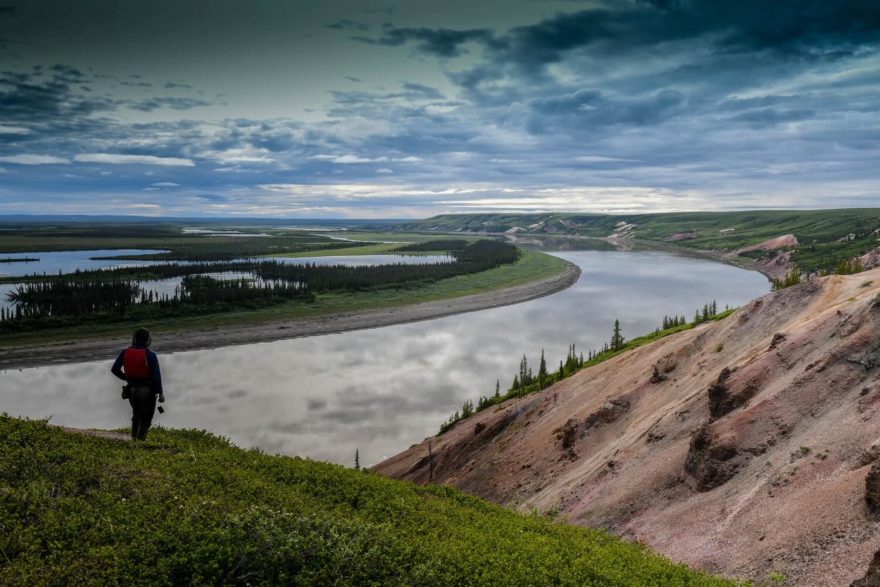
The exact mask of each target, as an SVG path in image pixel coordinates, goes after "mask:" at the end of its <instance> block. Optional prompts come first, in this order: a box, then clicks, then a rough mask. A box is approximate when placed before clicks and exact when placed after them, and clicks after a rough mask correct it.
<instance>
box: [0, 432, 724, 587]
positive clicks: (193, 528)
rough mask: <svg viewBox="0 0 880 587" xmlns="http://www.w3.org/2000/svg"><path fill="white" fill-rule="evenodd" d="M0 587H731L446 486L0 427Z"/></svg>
mask: <svg viewBox="0 0 880 587" xmlns="http://www.w3.org/2000/svg"><path fill="white" fill-rule="evenodd" d="M0 550H2V554H0V584H2V585H9V586H13V585H92V584H94V585H226V584H242V585H246V584H247V585H275V584H285V585H319V584H320V585H369V584H375V585H383V584H393V585H401V584H420V585H553V584H556V585H559V584H564V585H728V584H730V583H728V582H726V581H724V580H721V579H717V578H713V577H710V576H707V575H704V574H700V573H696V572H693V571H691V570H689V569H687V568H685V567H683V566H679V565H673V564H671V563H670V562H669V561H666V560H664V559H662V558H660V557H658V556H656V555H653V554H651V553H650V552H649V551H648V550H647V549H645V548H643V547H641V546H638V545H634V544H629V543H624V542H622V541H619V540H617V539H615V538H613V537H611V536H609V535H607V534H605V533H602V532H599V531H593V530H587V529H582V528H575V527H570V526H565V525H562V524H559V523H554V522H552V521H550V520H547V519H545V518H542V517H537V516H523V515H520V514H517V513H514V512H511V511H509V510H505V509H504V508H501V507H498V506H495V505H492V504H489V503H487V502H484V501H482V500H480V499H477V498H475V497H471V496H467V495H465V494H463V493H460V492H458V491H456V490H454V489H451V488H448V487H439V486H429V487H418V486H415V485H412V484H408V483H404V482H399V481H393V480H389V479H385V478H382V477H379V476H377V475H375V474H372V473H369V472H365V471H356V470H353V469H346V468H343V467H340V466H337V465H331V464H326V463H319V462H314V461H309V460H304V459H298V458H287V457H278V456H269V455H265V454H262V453H260V452H258V451H253V450H251V451H246V450H241V449H238V448H235V447H233V446H231V445H230V444H229V443H228V442H226V441H225V440H223V439H221V438H217V437H215V436H212V435H210V434H207V433H205V432H201V431H196V430H163V429H155V430H154V431H153V432H151V435H150V440H148V441H147V442H146V443H140V444H130V443H125V442H120V441H114V440H108V439H104V438H97V437H92V436H85V435H79V434H70V433H66V432H64V431H62V430H60V429H57V428H52V427H49V426H47V425H46V424H45V423H44V422H41V421H26V420H20V419H15V418H11V417H8V416H5V415H4V416H0Z"/></svg>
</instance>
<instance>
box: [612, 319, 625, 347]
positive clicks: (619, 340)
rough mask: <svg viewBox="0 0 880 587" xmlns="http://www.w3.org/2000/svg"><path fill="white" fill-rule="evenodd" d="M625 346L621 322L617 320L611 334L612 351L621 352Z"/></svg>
mask: <svg viewBox="0 0 880 587" xmlns="http://www.w3.org/2000/svg"><path fill="white" fill-rule="evenodd" d="M623 344H624V338H623V335H622V334H621V333H620V321H619V320H615V321H614V330H613V332H612V334H611V350H612V351H619V350H620V349H622V348H623Z"/></svg>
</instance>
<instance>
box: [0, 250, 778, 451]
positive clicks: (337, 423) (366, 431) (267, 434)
mask: <svg viewBox="0 0 880 587" xmlns="http://www.w3.org/2000/svg"><path fill="white" fill-rule="evenodd" d="M555 254H557V255H558V256H560V257H562V258H564V259H567V260H569V261H571V262H573V263H576V264H577V265H579V266H580V267H581V269H582V275H581V278H580V280H579V281H578V282H577V283H576V284H575V285H574V286H572V287H571V288H569V289H567V290H565V291H563V292H559V293H556V294H554V295H551V296H547V297H544V298H540V299H537V300H532V301H529V302H525V303H521V304H516V305H513V306H505V307H500V308H493V309H488V310H483V311H479V312H472V313H468V314H461V315H456V316H449V317H445V318H438V319H435V320H430V321H424V322H418V323H413V324H403V325H396V326H388V327H383V328H376V329H371V330H362V331H355V332H346V333H340V334H331V335H324V336H317V337H311V338H302V339H291V340H284V341H278V342H272V343H263V344H252V345H245V346H237V347H226V348H221V349H217V350H205V351H191V352H182V353H175V354H161V343H162V341H161V339H159V340H156V341H155V346H156V349H157V351H159V352H160V360H161V365H162V372H163V378H164V380H165V388H166V395H167V397H168V402H167V403H166V413H165V414H164V415H158V414H157V417H156V420H155V423H156V424H159V425H163V426H171V427H186V428H205V429H208V430H210V431H212V432H214V433H216V434H219V435H222V436H225V437H228V438H229V439H230V440H232V441H233V442H234V443H235V444H237V445H239V446H243V447H259V448H261V449H263V450H265V451H267V452H270V453H282V454H287V455H299V456H306V457H311V458H315V459H320V460H327V461H333V462H338V463H343V464H346V465H352V464H353V462H354V454H355V450H359V451H360V462H361V464H364V465H370V464H373V463H376V462H378V461H380V460H381V459H383V458H385V457H388V456H391V455H393V454H395V453H397V452H399V451H400V450H403V449H405V448H407V447H408V446H410V445H411V444H413V443H415V442H418V441H421V440H422V439H423V438H424V437H426V436H429V435H431V434H434V433H436V431H437V428H438V427H439V425H440V423H441V422H442V421H443V420H445V419H446V418H447V417H448V416H449V414H451V413H452V412H453V411H455V410H456V409H458V408H459V407H460V406H461V403H462V402H463V401H464V400H465V399H468V398H470V399H473V400H476V399H477V397H478V396H480V395H490V394H492V393H494V390H495V381H496V379H500V381H501V387H502V391H503V390H504V389H506V388H507V387H508V386H509V385H510V383H511V381H512V379H513V375H514V373H515V372H516V370H517V368H518V365H519V361H520V359H521V357H522V355H523V354H526V355H527V356H528V359H529V363H530V365H532V366H533V368H534V370H536V371H537V364H538V359H539V356H540V352H541V349H542V348H543V349H544V350H545V353H546V357H547V361H548V365H549V367H550V369H551V370H552V369H554V368H555V367H556V366H558V364H559V360H560V359H562V358H564V356H565V354H566V351H567V348H568V345H569V344H571V343H575V344H576V345H577V349H578V351H583V352H584V353H586V352H587V351H588V350H589V349H590V348H598V347H600V346H601V345H602V344H603V343H604V342H605V341H607V340H608V338H609V337H610V334H611V328H612V324H613V322H614V320H615V318H617V319H619V320H620V323H621V326H622V328H623V334H624V336H627V337H635V336H638V335H640V334H644V333H647V332H649V331H652V330H654V329H655V328H656V327H657V326H658V325H659V323H660V321H661V320H662V317H663V316H664V314H668V315H673V314H683V315H685V316H687V317H688V319H691V318H692V317H693V315H694V311H695V310H696V309H697V308H701V307H702V306H703V304H704V303H706V302H709V301H711V300H716V301H717V304H718V307H719V309H723V308H724V307H725V306H726V305H730V306H738V305H742V304H743V303H745V302H746V301H748V300H750V299H752V298H754V297H757V296H759V295H762V294H764V293H766V292H767V291H768V290H769V283H768V282H767V280H766V278H764V277H763V276H762V275H760V274H758V273H755V272H751V271H745V270H743V269H739V268H736V267H732V266H729V265H724V264H721V263H717V262H713V261H708V260H703V259H695V258H689V257H682V256H676V255H673V254H670V253H661V252H616V251H567V252H559V253H555ZM124 342H125V341H123V340H121V341H120V346H122V345H123V343H124ZM70 352H71V353H76V345H75V344H74V345H71V349H70ZM113 359H114V357H107V360H106V361H101V362H92V363H80V364H70V365H61V366H52V367H42V368H36V369H24V370H19V371H5V372H2V373H0V402H2V405H0V410H2V411H5V412H7V413H9V414H11V415H20V416H26V417H30V418H51V420H50V421H51V422H53V423H55V424H61V425H66V426H75V427H91V428H118V427H123V426H125V425H126V423H127V420H128V418H129V417H130V408H129V407H128V404H127V402H124V401H122V400H121V399H119V382H118V381H117V380H116V379H115V378H114V377H113V376H112V375H111V374H110V373H109V368H110V364H111V363H112V360H113Z"/></svg>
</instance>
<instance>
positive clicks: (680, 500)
mask: <svg viewBox="0 0 880 587" xmlns="http://www.w3.org/2000/svg"><path fill="white" fill-rule="evenodd" d="M695 318H699V320H695V321H694V322H693V323H687V322H685V323H683V322H684V320H683V318H682V317H672V318H669V317H667V318H666V319H664V322H663V325H662V326H663V327H664V328H662V329H661V330H659V331H658V332H657V333H656V334H655V335H648V336H646V337H641V338H638V339H634V340H633V341H626V340H625V339H624V338H623V336H624V334H625V333H621V332H620V331H619V329H615V330H614V332H613V333H612V336H611V341H610V342H609V344H608V346H607V347H606V348H604V349H602V350H600V351H598V352H596V353H590V354H588V355H587V356H586V357H581V356H579V355H576V353H575V350H574V349H573V348H572V349H570V352H569V357H568V358H567V359H566V360H565V361H564V362H563V363H562V364H561V365H560V368H559V372H558V375H555V374H554V369H553V368H552V366H551V367H550V368H543V369H542V368H540V367H539V369H538V373H536V374H534V375H533V374H532V372H531V369H530V368H529V366H528V364H527V362H525V359H524V361H523V363H522V365H521V370H520V372H519V373H518V374H516V375H515V376H514V385H513V386H511V389H510V391H509V392H508V394H507V395H502V394H501V393H500V390H499V392H498V393H497V394H496V395H497V396H498V397H497V400H496V399H494V398H491V397H490V398H486V397H484V398H481V399H480V401H479V402H478V403H477V405H476V406H475V405H474V404H473V403H466V406H463V408H462V412H459V413H457V414H455V415H454V416H456V417H454V418H452V419H451V420H450V421H447V423H445V424H444V425H443V427H442V428H441V430H442V432H441V434H438V435H437V436H434V437H431V438H427V439H425V441H424V442H422V443H419V444H417V445H414V446H413V447H411V448H409V449H408V450H406V451H404V452H402V453H401V454H399V455H397V456H394V457H392V458H390V459H388V460H386V461H385V462H382V463H380V464H378V465H377V466H375V467H374V470H375V471H377V472H379V473H382V474H384V475H388V476H390V477H392V478H397V479H406V480H410V481H414V482H416V483H425V482H428V481H429V480H430V481H431V482H433V483H442V484H448V485H452V486H455V487H458V488H459V489H462V490H464V491H466V492H468V493H471V494H474V495H477V496H480V497H483V498H485V499H488V500H491V501H493V502H496V503H499V504H502V505H507V506H511V507H516V508H519V509H520V510H522V511H538V512H543V513H552V514H554V515H558V516H559V517H560V518H562V519H565V520H566V521H568V522H570V523H574V524H578V525H583V526H587V527H594V528H605V529H608V530H611V531H612V532H613V533H614V534H617V535H619V536H621V537H624V538H627V539H630V540H636V541H638V542H640V543H642V544H646V545H648V546H650V547H651V548H653V549H655V550H657V551H658V552H659V553H661V554H663V555H664V556H668V557H670V558H671V559H672V560H675V561H679V562H684V563H686V564H688V565H692V566H693V567H695V568H701V569H704V570H707V571H711V572H713V573H718V574H721V575H724V576H727V577H730V578H736V579H741V578H742V579H750V580H754V581H758V582H764V581H767V582H769V583H770V584H792V585H848V584H850V583H852V585H853V586H854V587H855V586H858V587H865V586H868V585H877V584H880V535H878V533H877V530H876V527H877V520H878V516H880V443H878V440H877V439H878V438H880V418H878V415H880V341H878V338H877V333H878V332H880V268H878V269H873V270H870V271H864V272H862V273H859V274H855V275H829V276H825V277H814V278H812V279H807V280H804V281H801V282H799V283H794V284H791V285H790V286H788V287H784V288H782V289H779V290H778V291H774V292H771V293H769V294H767V295H765V296H763V297H761V298H758V299H756V300H753V301H752V302H750V303H748V304H746V305H745V306H743V307H741V308H739V309H738V310H736V311H734V312H732V313H731V312H722V311H718V312H716V309H715V308H714V307H712V305H711V304H708V305H707V306H706V307H705V308H704V309H703V310H700V311H698V313H697V316H696V317H695ZM536 350H537V349H533V351H536ZM541 363H542V364H543V363H544V361H542V362H541ZM542 377H543V378H545V381H541V378H542ZM524 379H525V381H526V383H525V384H523V383H522V381H523V380H524ZM480 407H482V408H483V409H479V408H480ZM463 413H466V414H463ZM438 424H439V423H438ZM872 561H873V562H872ZM774 581H777V582H775V583H774ZM853 581H855V582H853Z"/></svg>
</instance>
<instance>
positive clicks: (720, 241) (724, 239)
mask: <svg viewBox="0 0 880 587" xmlns="http://www.w3.org/2000/svg"><path fill="white" fill-rule="evenodd" d="M621 221H626V222H631V223H634V224H637V225H638V227H637V229H636V230H635V233H634V236H635V237H636V238H638V239H644V240H649V241H651V240H653V241H663V240H664V239H665V238H667V237H669V236H671V235H673V234H676V233H683V232H694V233H696V238H694V239H691V240H685V241H680V242H677V243H676V244H677V245H678V246H683V247H689V248H695V249H702V250H708V249H719V250H734V249H737V248H740V247H743V246H747V245H752V244H756V243H759V242H761V241H764V240H767V239H769V238H773V237H776V236H780V235H783V234H794V235H795V236H796V237H797V238H798V241H800V242H801V243H802V245H803V246H801V247H800V248H799V249H798V251H797V252H796V253H795V256H794V260H795V261H796V262H797V263H798V265H799V266H801V267H802V268H804V269H807V270H812V269H815V268H818V266H820V265H826V264H828V263H833V261H834V260H835V259H842V258H846V257H849V256H852V255H856V254H862V253H864V252H866V251H868V250H870V249H871V248H874V247H876V246H878V244H880V243H878V240H877V235H873V236H872V237H866V238H863V239H859V240H856V241H853V242H849V243H838V242H836V241H837V239H839V238H841V237H843V236H845V235H847V234H849V233H858V232H860V231H865V229H868V230H869V231H871V230H875V229H877V228H880V209H877V208H865V209H843V210H766V211H748V212H686V213H670V214H633V215H625V214H621V215H615V216H607V215H599V214H521V215H520V214H454V215H445V216H437V217H434V218H428V219H427V220H423V221H420V222H417V223H412V224H407V225H403V226H402V227H401V228H402V229H404V228H405V229H408V230H432V231H439V232H446V231H450V232H456V231H474V232H478V231H488V232H503V231H505V230H507V229H509V228H511V227H513V226H521V227H526V226H528V225H530V224H536V223H538V222H545V223H547V225H548V226H550V227H552V228H553V229H554V230H556V231H557V234H558V233H568V234H578V235H582V236H594V237H604V236H608V235H609V234H611V233H612V232H613V231H614V228H615V224H616V223H618V222H621ZM727 228H733V229H734V231H733V232H732V233H728V234H721V232H720V231H721V230H723V229H727ZM543 230H545V229H544V228H541V229H539V231H543Z"/></svg>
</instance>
